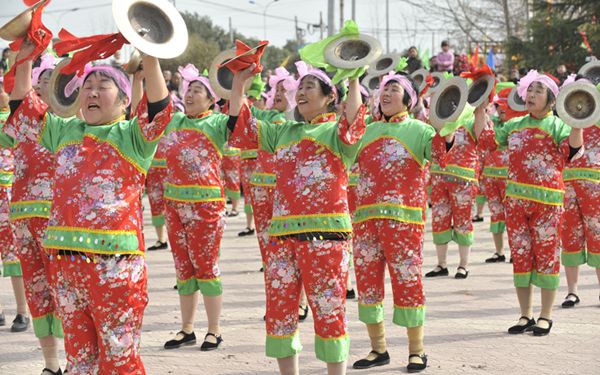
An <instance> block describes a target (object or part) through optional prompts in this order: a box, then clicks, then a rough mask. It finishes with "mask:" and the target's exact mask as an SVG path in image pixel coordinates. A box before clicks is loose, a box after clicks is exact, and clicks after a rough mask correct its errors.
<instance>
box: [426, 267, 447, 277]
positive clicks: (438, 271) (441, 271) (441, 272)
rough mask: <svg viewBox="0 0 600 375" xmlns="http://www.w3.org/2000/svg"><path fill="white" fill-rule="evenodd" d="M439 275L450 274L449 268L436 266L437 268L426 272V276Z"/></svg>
mask: <svg viewBox="0 0 600 375" xmlns="http://www.w3.org/2000/svg"><path fill="white" fill-rule="evenodd" d="M438 276H448V268H444V267H442V266H435V268H434V269H433V270H432V271H429V272H427V273H426V274H425V277H438Z"/></svg>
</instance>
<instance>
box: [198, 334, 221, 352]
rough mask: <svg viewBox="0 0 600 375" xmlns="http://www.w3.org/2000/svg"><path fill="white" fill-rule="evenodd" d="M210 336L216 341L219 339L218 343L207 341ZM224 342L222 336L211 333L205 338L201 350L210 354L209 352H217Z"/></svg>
mask: <svg viewBox="0 0 600 375" xmlns="http://www.w3.org/2000/svg"><path fill="white" fill-rule="evenodd" d="M209 336H212V337H214V338H215V339H217V342H216V343H214V342H210V341H207V340H206V339H207V338H208V337H209ZM222 342H223V338H222V337H221V335H218V336H217V335H215V334H214V333H210V332H209V333H207V334H206V336H204V342H203V343H202V346H200V350H201V351H203V352H208V351H211V350H215V349H217V348H218V347H219V345H221V343H222Z"/></svg>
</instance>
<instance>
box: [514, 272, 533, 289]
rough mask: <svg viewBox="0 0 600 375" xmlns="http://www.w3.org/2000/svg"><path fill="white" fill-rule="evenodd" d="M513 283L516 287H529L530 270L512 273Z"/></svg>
mask: <svg viewBox="0 0 600 375" xmlns="http://www.w3.org/2000/svg"><path fill="white" fill-rule="evenodd" d="M513 283H514V285H515V287H517V288H529V286H530V285H531V272H522V273H513Z"/></svg>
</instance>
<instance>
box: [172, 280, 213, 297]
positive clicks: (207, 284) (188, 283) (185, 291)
mask: <svg viewBox="0 0 600 375" xmlns="http://www.w3.org/2000/svg"><path fill="white" fill-rule="evenodd" d="M197 291H200V293H202V295H203V296H208V297H216V296H220V295H221V294H223V286H222V285H221V279H220V278H215V279H211V280H199V279H196V278H194V277H192V278H191V279H188V280H179V279H177V292H178V293H179V294H180V295H182V296H185V295H189V294H193V293H195V292H197Z"/></svg>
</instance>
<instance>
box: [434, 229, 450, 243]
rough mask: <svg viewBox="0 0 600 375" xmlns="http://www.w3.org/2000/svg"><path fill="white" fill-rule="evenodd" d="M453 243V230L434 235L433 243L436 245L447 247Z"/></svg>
mask: <svg viewBox="0 0 600 375" xmlns="http://www.w3.org/2000/svg"><path fill="white" fill-rule="evenodd" d="M450 241H452V230H451V229H448V230H445V231H443V232H434V233H433V243H434V244H436V245H445V244H447V243H448V242H450Z"/></svg>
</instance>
